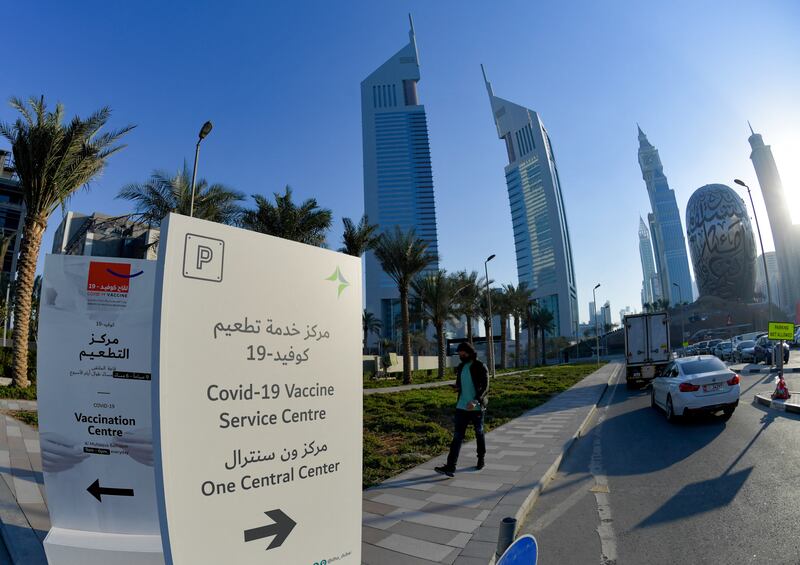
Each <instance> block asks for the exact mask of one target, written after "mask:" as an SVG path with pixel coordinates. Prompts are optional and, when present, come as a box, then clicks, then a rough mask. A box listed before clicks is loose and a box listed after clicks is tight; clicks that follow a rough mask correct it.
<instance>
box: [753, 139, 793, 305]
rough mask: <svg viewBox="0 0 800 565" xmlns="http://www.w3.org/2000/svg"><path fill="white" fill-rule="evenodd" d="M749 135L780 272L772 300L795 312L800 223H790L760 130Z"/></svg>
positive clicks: (770, 151) (781, 192) (778, 180)
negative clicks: (776, 289) (775, 292)
mask: <svg viewBox="0 0 800 565" xmlns="http://www.w3.org/2000/svg"><path fill="white" fill-rule="evenodd" d="M750 134H751V135H750V137H749V138H748V141H749V143H750V147H751V148H752V152H751V153H750V160H751V161H753V167H754V168H755V170H756V176H757V177H758V184H759V185H760V186H761V194H762V195H763V197H764V204H766V206H767V215H768V216H769V225H770V228H771V229H772V239H773V241H774V243H775V255H776V257H777V260H778V271H779V272H780V284H779V286H778V291H779V293H780V294H779V297H778V298H777V299H776V297H775V296H773V297H772V301H773V302H774V303H776V304H778V305H779V306H780V307H781V309H782V310H784V311H785V312H786V313H787V314H791V315H794V314H795V312H796V311H797V304H798V302H800V226H797V225H794V224H792V216H791V212H790V210H789V202H788V201H787V199H786V193H785V192H784V190H783V183H782V182H781V176H780V174H778V167H777V165H776V164H775V158H774V157H773V156H772V149H771V148H770V146H769V145H765V144H764V138H762V137H761V134H760V133H755V132H754V131H753V129H752V127H751V128H750ZM762 270H763V269H762Z"/></svg>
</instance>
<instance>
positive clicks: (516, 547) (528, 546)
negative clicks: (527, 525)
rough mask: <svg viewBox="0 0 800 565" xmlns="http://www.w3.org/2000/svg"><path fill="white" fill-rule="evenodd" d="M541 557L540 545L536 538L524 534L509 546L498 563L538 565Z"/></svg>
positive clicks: (504, 564)
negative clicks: (537, 543)
mask: <svg viewBox="0 0 800 565" xmlns="http://www.w3.org/2000/svg"><path fill="white" fill-rule="evenodd" d="M538 559H539V547H538V546H537V545H536V538H535V537H533V536H532V535H524V536H522V537H520V538H517V540H516V541H515V542H514V543H512V544H511V546H509V548H508V549H507V550H506V552H505V553H504V554H503V556H502V557H501V558H500V560H499V561H498V562H497V565H536V562H537V560H538Z"/></svg>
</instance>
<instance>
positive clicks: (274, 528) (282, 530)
mask: <svg viewBox="0 0 800 565" xmlns="http://www.w3.org/2000/svg"><path fill="white" fill-rule="evenodd" d="M264 514H266V515H267V516H269V517H270V518H272V521H273V522H274V524H270V525H269V526H261V527H258V528H253V529H251V530H245V531H244V541H246V542H248V541H256V540H260V539H264V538H268V537H270V536H275V538H274V539H273V540H272V543H270V544H269V547H267V550H270V549H275V548H276V547H280V546H282V545H283V542H285V541H286V538H288V537H289V534H291V533H292V530H293V529H294V527H295V526H296V525H297V522H295V521H294V520H292V519H291V518H289V517H288V516H287V515H286V514H284V513H283V510H279V509H275V510H269V511H267V512H264Z"/></svg>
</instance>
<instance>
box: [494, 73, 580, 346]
mask: <svg viewBox="0 0 800 565" xmlns="http://www.w3.org/2000/svg"><path fill="white" fill-rule="evenodd" d="M481 70H482V71H483V80H484V84H485V85H486V92H487V93H488V95H489V103H490V105H491V109H492V116H493V118H494V123H495V126H496V127H497V136H498V137H499V138H500V139H502V140H503V141H504V142H505V148H506V155H507V158H508V164H507V165H506V167H505V178H506V185H507V187H508V200H509V203H510V205H511V221H512V224H513V227H514V242H515V245H516V256H517V276H518V278H519V282H520V283H523V282H524V283H527V285H528V288H530V289H533V296H534V299H535V300H536V301H537V302H538V303H539V305H540V306H542V307H544V308H547V309H548V310H549V311H550V312H552V313H553V316H554V319H555V328H556V329H555V332H556V333H557V334H558V335H561V336H565V337H574V336H575V335H576V334H577V324H578V294H577V290H576V283H575V267H574V265H573V261H572V243H571V242H570V235H569V226H568V225H567V214H566V210H565V208H564V198H563V196H562V194H561V181H560V179H559V176H558V166H557V165H556V158H555V155H554V153H553V146H552V144H551V143H550V136H549V135H548V133H547V130H546V129H545V127H544V124H543V123H542V121H541V119H540V118H539V115H538V114H537V113H536V112H535V111H534V110H530V109H528V108H525V107H524V106H520V105H518V104H514V103H513V102H509V101H508V100H504V99H503V98H500V97H498V96H495V95H494V90H493V89H492V84H491V83H490V82H489V80H488V79H487V78H486V70H485V69H484V68H483V65H481Z"/></svg>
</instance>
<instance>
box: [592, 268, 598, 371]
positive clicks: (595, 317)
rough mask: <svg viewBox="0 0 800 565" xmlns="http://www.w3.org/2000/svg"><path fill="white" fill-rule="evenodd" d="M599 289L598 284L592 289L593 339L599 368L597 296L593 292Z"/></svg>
mask: <svg viewBox="0 0 800 565" xmlns="http://www.w3.org/2000/svg"><path fill="white" fill-rule="evenodd" d="M598 288H600V283H597V284H596V285H594V288H593V289H592V301H593V302H594V339H595V347H596V348H597V366H598V367H599V366H600V332H599V331H598V330H597V295H596V294H595V291H596V290H597V289H598Z"/></svg>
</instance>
